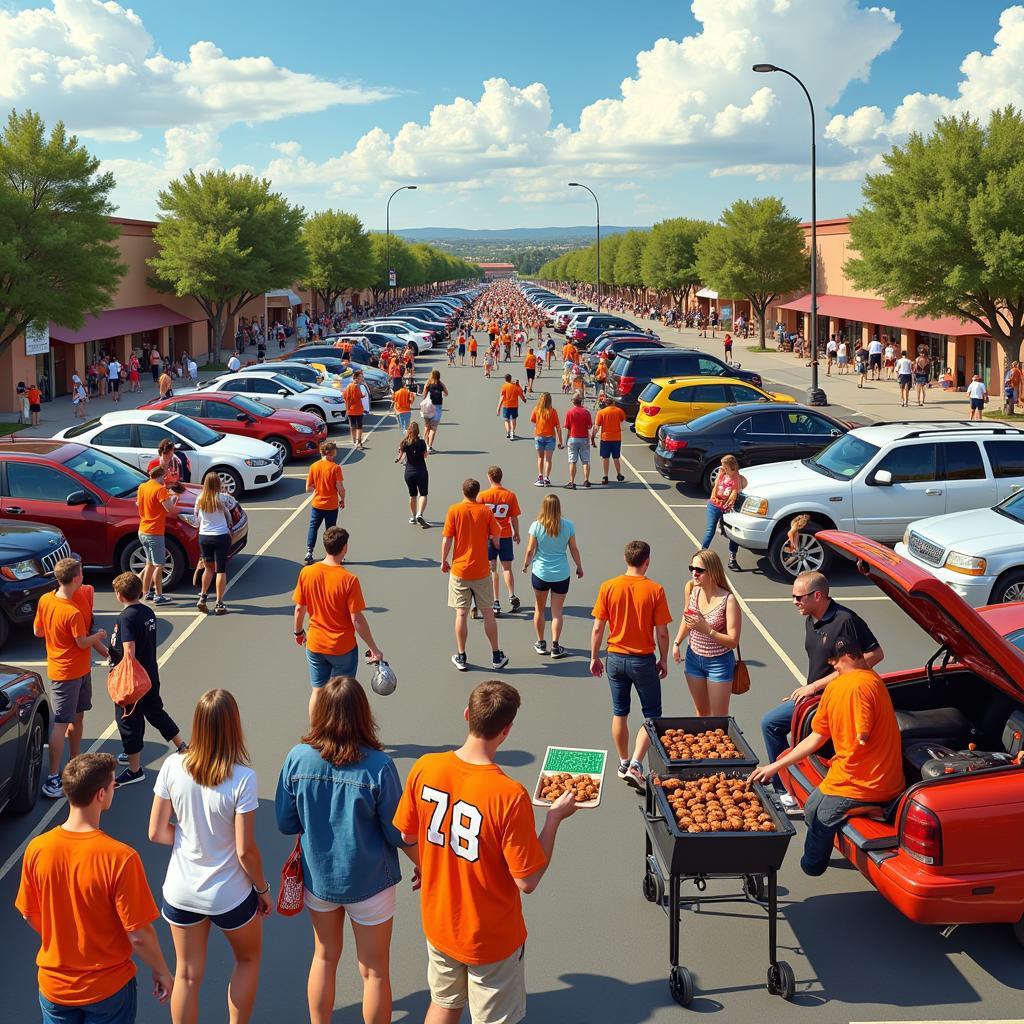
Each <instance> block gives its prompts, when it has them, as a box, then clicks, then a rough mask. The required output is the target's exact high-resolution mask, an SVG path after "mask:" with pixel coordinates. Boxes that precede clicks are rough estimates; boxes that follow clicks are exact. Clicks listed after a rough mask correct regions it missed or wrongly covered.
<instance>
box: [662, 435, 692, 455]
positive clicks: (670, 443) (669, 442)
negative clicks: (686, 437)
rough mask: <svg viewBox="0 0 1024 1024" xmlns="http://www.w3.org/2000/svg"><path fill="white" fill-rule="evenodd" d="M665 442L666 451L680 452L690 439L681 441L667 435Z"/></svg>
mask: <svg viewBox="0 0 1024 1024" xmlns="http://www.w3.org/2000/svg"><path fill="white" fill-rule="evenodd" d="M663 443H664V446H665V451H667V452H678V451H681V450H682V449H683V448H685V447H686V446H687V445H688V444H689V443H690V442H689V441H679V440H677V439H676V438H674V437H666V438H665V439H664V441H663Z"/></svg>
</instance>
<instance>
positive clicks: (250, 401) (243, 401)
mask: <svg viewBox="0 0 1024 1024" xmlns="http://www.w3.org/2000/svg"><path fill="white" fill-rule="evenodd" d="M234 403H235V405H237V406H238V408H239V409H244V410H245V411H246V412H247V413H248V414H249V415H250V416H273V415H274V410H273V409H271V408H270V406H269V405H264V404H263V403H262V402H257V401H256V400H255V399H254V398H246V397H245V396H244V395H239V396H238V397H237V398H235V399H234Z"/></svg>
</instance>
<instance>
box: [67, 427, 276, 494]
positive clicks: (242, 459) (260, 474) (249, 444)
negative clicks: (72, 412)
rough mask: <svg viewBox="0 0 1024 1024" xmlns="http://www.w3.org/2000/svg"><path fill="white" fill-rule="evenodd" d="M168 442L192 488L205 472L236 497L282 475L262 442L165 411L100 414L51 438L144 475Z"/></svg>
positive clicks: (271, 450) (272, 449) (272, 453)
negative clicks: (185, 464)
mask: <svg viewBox="0 0 1024 1024" xmlns="http://www.w3.org/2000/svg"><path fill="white" fill-rule="evenodd" d="M168 437H169V438H170V439H171V440H172V441H174V444H175V447H176V448H177V449H178V451H179V452H182V453H183V454H184V455H185V457H186V458H187V459H188V461H189V462H190V463H191V466H192V478H193V480H194V481H195V482H196V483H201V482H202V480H203V478H204V477H205V476H206V474H207V473H216V474H217V476H219V477H220V482H221V488H222V489H223V490H224V492H225V493H227V494H231V495H235V496H237V495H240V494H241V493H242V492H243V491H258V490H261V489H262V488H264V487H270V485H271V484H274V483H276V482H277V481H278V480H279V479H280V477H281V474H282V473H283V472H284V456H283V455H282V454H281V452H280V450H279V449H277V448H275V447H274V446H273V445H270V444H267V443H266V441H260V440H258V439H257V438H253V437H245V436H241V437H240V436H239V435H237V434H223V433H219V432H218V431H216V430H211V429H210V428H209V427H208V426H206V424H204V423H199V422H198V421H196V420H193V419H189V417H188V416H180V415H178V414H177V413H175V412H170V411H167V410H164V409H127V410H125V411H124V412H105V413H104V414H103V415H102V416H99V417H97V418H96V419H91V420H87V421H86V422H85V423H80V424H78V426H75V427H68V428H67V430H60V431H58V432H57V433H56V434H54V438H55V439H64V440H68V441H77V442H78V443H79V444H87V445H89V446H90V447H92V448H102V449H103V450H104V451H105V452H109V453H110V454H111V455H113V456H115V457H116V458H118V459H121V460H122V461H123V462H127V463H128V464H129V465H130V466H136V467H138V468H139V469H141V470H143V472H145V470H146V468H147V467H148V465H149V463H150V462H151V461H152V460H153V459H154V458H155V457H156V454H157V448H158V447H159V445H160V442H161V441H163V440H164V439H165V438H168Z"/></svg>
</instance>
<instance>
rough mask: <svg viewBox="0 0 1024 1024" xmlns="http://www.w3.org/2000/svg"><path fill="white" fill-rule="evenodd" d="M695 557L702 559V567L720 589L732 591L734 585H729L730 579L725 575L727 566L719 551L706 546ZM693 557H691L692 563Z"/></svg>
mask: <svg viewBox="0 0 1024 1024" xmlns="http://www.w3.org/2000/svg"><path fill="white" fill-rule="evenodd" d="M693 558H699V559H700V566H701V568H702V569H703V570H704V572H705V573H706V574H707V575H708V576H710V577H711V581H712V582H713V583H714V585H715V586H716V587H718V589H719V590H725V591H727V592H731V591H732V587H730V586H729V581H728V580H727V579H726V576H725V566H723V565H722V559H721V558H720V557H719V556H718V552H716V551H712V550H711V549H710V548H704V549H703V550H701V551H698V552H697V553H696V554H695V555H694V556H693ZM693 558H691V559H690V562H691V564H692V562H693Z"/></svg>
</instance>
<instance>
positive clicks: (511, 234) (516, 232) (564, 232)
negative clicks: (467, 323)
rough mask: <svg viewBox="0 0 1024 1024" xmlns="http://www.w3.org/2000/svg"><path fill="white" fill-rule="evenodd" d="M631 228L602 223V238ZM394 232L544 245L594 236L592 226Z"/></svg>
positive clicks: (421, 238) (415, 237) (420, 238)
mask: <svg viewBox="0 0 1024 1024" xmlns="http://www.w3.org/2000/svg"><path fill="white" fill-rule="evenodd" d="M632 230H633V229H632V228H628V227H626V228H624V227H616V226H615V225H614V224H602V225H601V234H602V235H616V234H621V233H622V232H623V231H632ZM394 233H395V234H396V235H401V236H402V238H407V239H409V240H410V241H413V242H431V241H436V240H445V239H449V240H456V239H458V240H460V241H479V242H498V241H512V242H533V241H538V242H547V241H551V240H552V239H580V240H581V241H590V240H592V239H593V237H594V225H593V224H590V225H587V226H582V227H567V228H397V229H395V231H394Z"/></svg>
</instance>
